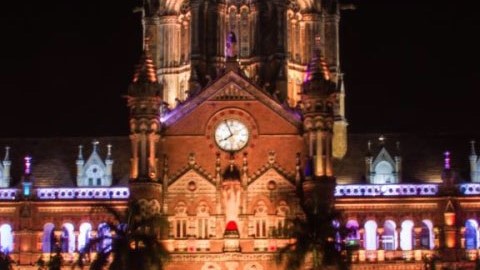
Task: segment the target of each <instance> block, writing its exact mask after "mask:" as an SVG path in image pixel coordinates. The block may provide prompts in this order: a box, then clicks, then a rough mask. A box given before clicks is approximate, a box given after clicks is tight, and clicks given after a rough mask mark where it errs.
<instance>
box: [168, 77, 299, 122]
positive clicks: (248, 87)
mask: <svg viewBox="0 0 480 270" xmlns="http://www.w3.org/2000/svg"><path fill="white" fill-rule="evenodd" d="M208 100H214V101H221V100H229V101H231V100H257V101H260V102H261V103H263V104H264V105H265V106H267V107H269V108H270V109H271V110H272V111H274V112H276V113H277V114H278V115H280V116H281V117H283V118H284V119H286V120H287V121H288V122H290V123H292V124H293V125H294V126H297V127H301V125H302V122H301V118H300V115H298V114H297V113H295V112H294V111H293V110H291V109H290V108H288V107H285V106H284V105H282V104H280V103H278V102H277V101H275V100H274V99H273V98H272V97H271V96H270V95H269V94H267V93H266V92H265V91H263V90H262V89H260V88H258V87H257V86H256V85H254V84H253V83H251V82H250V81H249V80H248V79H246V78H245V77H243V76H241V75H239V74H237V73H235V72H234V71H228V72H227V73H225V74H224V75H223V76H222V77H220V78H218V79H217V80H215V81H214V82H213V83H212V84H210V85H209V86H207V88H205V89H204V90H202V92H200V94H198V95H196V96H195V97H193V98H191V99H188V100H186V101H185V102H184V103H182V105H180V106H179V107H177V108H175V109H174V110H172V111H171V112H170V113H169V114H168V115H166V116H165V117H164V119H163V123H164V125H165V126H167V127H168V126H170V125H172V124H174V123H176V122H177V121H178V120H179V119H181V118H183V117H184V116H185V115H188V114H189V113H190V112H192V111H193V110H194V109H195V108H197V107H198V106H199V105H200V104H202V103H203V102H205V101H208Z"/></svg>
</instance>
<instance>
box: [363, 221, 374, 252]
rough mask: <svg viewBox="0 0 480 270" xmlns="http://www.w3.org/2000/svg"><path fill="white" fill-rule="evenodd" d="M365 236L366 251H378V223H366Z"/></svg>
mask: <svg viewBox="0 0 480 270" xmlns="http://www.w3.org/2000/svg"><path fill="white" fill-rule="evenodd" d="M364 228H365V235H364V236H363V237H364V239H363V241H364V242H365V243H364V245H365V249H366V250H377V223H376V222H375V221H373V220H369V221H367V222H365V225H364Z"/></svg>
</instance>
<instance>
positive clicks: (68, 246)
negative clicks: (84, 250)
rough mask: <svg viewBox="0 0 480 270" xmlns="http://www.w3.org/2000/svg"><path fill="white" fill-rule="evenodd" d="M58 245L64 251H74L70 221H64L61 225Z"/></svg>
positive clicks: (73, 238)
mask: <svg viewBox="0 0 480 270" xmlns="http://www.w3.org/2000/svg"><path fill="white" fill-rule="evenodd" d="M60 247H61V250H62V252H64V253H73V252H74V251H75V233H74V232H73V225H72V224H71V223H64V224H63V226H62V233H61V235H60Z"/></svg>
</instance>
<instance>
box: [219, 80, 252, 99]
mask: <svg viewBox="0 0 480 270" xmlns="http://www.w3.org/2000/svg"><path fill="white" fill-rule="evenodd" d="M254 99H255V97H254V96H253V95H251V94H250V93H248V92H247V91H245V90H244V89H242V88H241V87H240V86H239V85H237V84H235V83H229V84H228V85H226V86H225V87H224V88H222V89H221V90H220V91H218V92H217V93H216V94H215V95H214V96H212V97H211V100H254Z"/></svg>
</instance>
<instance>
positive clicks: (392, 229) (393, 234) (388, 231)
mask: <svg viewBox="0 0 480 270" xmlns="http://www.w3.org/2000/svg"><path fill="white" fill-rule="evenodd" d="M397 239H398V236H397V224H395V222H394V221H393V220H385V223H383V234H382V244H383V249H384V250H395V249H397V246H398V241H397Z"/></svg>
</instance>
